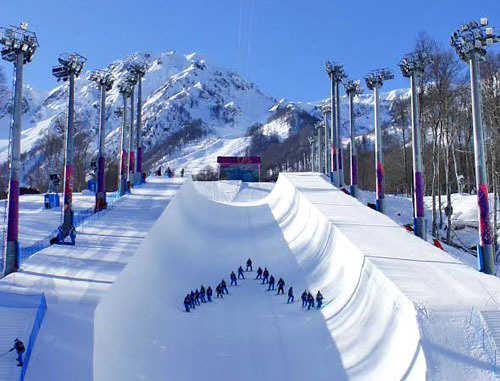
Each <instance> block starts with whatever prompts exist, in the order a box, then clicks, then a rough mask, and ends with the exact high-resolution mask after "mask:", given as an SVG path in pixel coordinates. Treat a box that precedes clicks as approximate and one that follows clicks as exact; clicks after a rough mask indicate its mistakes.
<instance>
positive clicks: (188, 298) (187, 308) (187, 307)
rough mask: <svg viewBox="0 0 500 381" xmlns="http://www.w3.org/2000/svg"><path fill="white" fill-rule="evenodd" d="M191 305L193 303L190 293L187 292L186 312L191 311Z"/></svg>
mask: <svg viewBox="0 0 500 381" xmlns="http://www.w3.org/2000/svg"><path fill="white" fill-rule="evenodd" d="M190 305H191V298H190V295H189V294H187V295H186V297H185V298H184V308H185V309H186V312H189V306H190Z"/></svg>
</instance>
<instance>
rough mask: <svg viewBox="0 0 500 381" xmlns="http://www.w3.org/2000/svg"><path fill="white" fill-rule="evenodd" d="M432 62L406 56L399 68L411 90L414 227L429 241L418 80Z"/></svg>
mask: <svg viewBox="0 0 500 381" xmlns="http://www.w3.org/2000/svg"><path fill="white" fill-rule="evenodd" d="M431 62H432V58H431V57H430V56H429V55H428V54H427V53H425V52H413V53H409V54H406V55H405V56H404V57H403V58H402V59H401V61H399V64H398V65H399V67H400V68H401V73H402V74H403V77H406V78H409V79H410V88H411V134H412V145H413V189H414V192H413V200H414V205H415V207H414V208H413V227H414V229H413V230H414V232H415V235H416V236H418V237H420V238H422V239H423V240H426V239H427V229H426V226H425V213H424V210H425V209H424V176H423V174H422V162H423V159H422V145H421V142H420V139H421V135H420V124H419V120H418V115H419V113H418V96H417V78H418V77H419V76H421V75H422V74H423V73H424V70H425V67H426V66H427V65H428V64H429V63H431Z"/></svg>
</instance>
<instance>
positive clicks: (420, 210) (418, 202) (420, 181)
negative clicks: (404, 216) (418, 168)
mask: <svg viewBox="0 0 500 381" xmlns="http://www.w3.org/2000/svg"><path fill="white" fill-rule="evenodd" d="M415 206H416V207H415V209H416V210H415V212H416V213H417V214H416V216H415V217H424V216H425V215H424V177H423V176H422V172H415Z"/></svg>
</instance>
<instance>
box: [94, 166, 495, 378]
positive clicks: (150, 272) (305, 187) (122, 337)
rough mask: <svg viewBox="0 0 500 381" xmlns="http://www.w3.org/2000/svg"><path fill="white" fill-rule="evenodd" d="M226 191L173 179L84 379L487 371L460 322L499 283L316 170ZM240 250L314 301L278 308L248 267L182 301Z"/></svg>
mask: <svg viewBox="0 0 500 381" xmlns="http://www.w3.org/2000/svg"><path fill="white" fill-rule="evenodd" d="M210 187H212V189H211V190H210ZM238 187H241V184H240V185H238V184H237V183H224V184H219V185H201V186H200V185H199V184H198V185H196V186H195V185H194V184H193V182H191V181H190V180H188V181H186V182H185V184H184V185H183V187H182V188H181V191H180V192H179V193H178V195H177V196H176V198H175V199H174V200H173V201H172V202H171V203H170V204H169V206H168V207H167V209H166V210H165V211H164V213H163V215H162V216H161V217H160V218H159V220H158V222H157V223H156V224H155V226H154V227H153V228H152V230H151V232H150V234H149V236H148V237H147V239H146V240H145V241H144V242H143V244H142V245H141V247H140V248H139V250H138V252H137V254H136V255H135V256H134V258H133V259H132V260H131V262H130V263H129V265H128V266H127V267H126V268H125V270H124V271H123V272H122V273H121V274H120V276H119V277H118V279H117V280H116V281H115V283H114V284H113V286H112V287H111V288H110V289H109V291H108V292H107V293H106V295H104V297H103V298H102V299H101V302H100V304H99V306H98V307H97V309H96V312H95V320H94V353H93V356H94V361H93V366H94V368H93V371H94V374H93V375H94V379H95V380H96V381H99V380H110V379H121V380H129V379H130V380H131V379H151V380H157V379H163V378H165V377H166V375H168V377H171V378H173V379H176V380H193V379H206V375H210V378H213V379H221V380H226V379H233V378H235V377H238V378H239V379H242V380H253V379H255V378H257V377H258V378H261V379H272V378H277V379H287V380H304V379H314V380H322V379H339V380H341V379H352V380H392V379H394V380H396V379H402V378H405V379H430V380H441V379H453V380H461V379H481V380H493V379H496V378H495V377H496V376H495V374H494V364H493V363H492V361H493V360H492V359H491V357H490V356H488V353H487V351H486V349H485V347H484V345H481V342H482V340H483V339H482V337H481V332H482V331H484V330H485V324H484V322H483V323H472V322H473V321H474V322H476V321H480V322H481V320H476V318H477V317H478V316H480V314H481V311H483V310H488V311H490V310H499V307H500V306H499V305H498V304H497V301H496V300H495V297H494V295H495V294H497V293H498V292H500V280H499V279H497V278H495V277H492V276H487V275H484V274H481V273H478V272H477V271H474V270H473V269H471V268H470V267H468V266H466V265H464V264H463V263H461V262H460V261H458V260H456V259H454V258H453V257H451V256H450V255H448V254H447V253H445V252H443V251H441V250H438V249H437V248H435V247H433V246H432V245H430V244H428V243H426V242H424V241H422V240H420V239H418V238H417V237H415V236H413V235H410V234H408V233H407V232H406V231H405V230H404V229H403V228H402V227H400V226H399V225H398V224H397V223H395V222H394V221H392V220H391V219H390V218H389V217H387V216H384V215H381V214H379V213H378V212H375V211H373V210H371V209H369V208H367V207H366V206H363V205H362V204H361V203H360V202H359V201H357V200H355V199H353V198H351V197H349V196H347V195H345V194H344V193H342V192H340V191H339V190H338V189H336V188H334V187H332V186H331V184H330V183H329V182H328V180H327V179H326V178H325V177H323V176H320V175H318V174H311V173H301V174H280V178H279V180H278V182H277V184H276V185H275V186H274V188H273V189H272V190H271V191H270V193H269V194H268V195H267V196H265V197H263V198H262V197H260V196H261V195H259V197H258V199H257V200H251V201H243V202H242V201H234V199H235V197H233V196H232V194H237V193H238V192H239V191H237V190H236V188H238ZM202 188H204V189H203V190H202V192H203V193H209V194H210V192H211V193H212V194H213V195H214V194H215V196H214V197H212V198H215V199H218V200H219V201H214V200H210V199H208V198H206V197H204V196H203V195H201V194H200V193H199V192H198V190H197V189H202ZM238 189H239V188H238ZM219 190H220V192H219ZM218 193H221V194H223V195H225V196H223V197H220V196H219V195H217V194H218ZM221 198H223V199H224V200H221ZM249 198H251V197H249ZM231 200H233V201H231ZM248 257H251V258H252V259H253V261H254V266H255V267H256V266H259V265H260V266H267V267H268V268H269V269H270V271H271V273H272V274H274V275H275V276H276V277H280V276H282V277H283V278H284V279H285V281H286V282H287V284H286V286H285V288H287V287H289V286H293V287H294V290H295V295H296V297H297V296H298V295H300V293H301V292H302V290H303V289H309V290H311V291H313V292H316V290H321V291H322V292H323V294H324V295H325V297H326V303H325V306H324V308H323V309H322V310H321V311H304V310H302V309H301V308H300V306H299V305H298V303H294V304H293V305H287V304H286V303H285V300H286V299H285V297H278V296H275V295H273V293H268V292H265V291H264V289H263V286H261V285H260V284H259V282H257V281H254V280H253V279H251V278H252V276H251V275H253V274H251V275H250V274H248V275H250V276H249V277H248V278H250V279H247V280H245V281H242V282H241V285H240V286H238V287H235V288H230V292H231V294H230V295H229V296H227V297H225V299H224V300H223V301H219V300H216V301H215V302H214V303H213V304H211V305H204V306H202V307H200V308H197V309H196V310H195V312H194V313H192V314H189V315H188V314H186V313H185V312H183V311H182V300H183V298H184V296H185V294H186V293H187V292H189V291H190V290H191V289H195V288H198V287H199V285H200V284H204V285H205V286H207V285H209V284H210V285H212V287H214V286H215V285H216V283H217V282H219V281H220V279H222V278H225V279H226V280H227V278H228V275H229V273H230V272H231V271H232V270H235V269H236V268H237V267H238V266H239V265H240V264H244V263H245V261H246V259H247V258H248ZM478 324H479V325H478ZM484 332H485V333H484V334H485V336H486V337H487V338H489V337H490V336H489V333H488V331H487V330H485V331H484ZM193 364H196V366H193ZM249 364H250V365H249ZM318 364H319V365H318ZM324 364H328V365H327V366H326V365H324Z"/></svg>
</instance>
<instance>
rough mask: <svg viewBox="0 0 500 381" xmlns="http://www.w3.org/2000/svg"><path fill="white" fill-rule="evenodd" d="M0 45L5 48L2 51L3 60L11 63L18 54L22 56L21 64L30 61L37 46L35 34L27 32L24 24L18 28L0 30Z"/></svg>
mask: <svg viewBox="0 0 500 381" xmlns="http://www.w3.org/2000/svg"><path fill="white" fill-rule="evenodd" d="M0 44H1V45H3V46H5V48H3V49H2V58H3V59H4V60H6V61H10V62H13V61H15V60H16V57H17V55H18V54H22V56H23V64H26V63H28V62H31V61H32V59H33V55H34V54H35V50H36V49H37V48H38V46H39V44H38V39H37V37H36V34H35V33H34V32H31V31H29V30H28V24H26V23H21V26H19V27H17V26H11V27H10V28H0Z"/></svg>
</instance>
